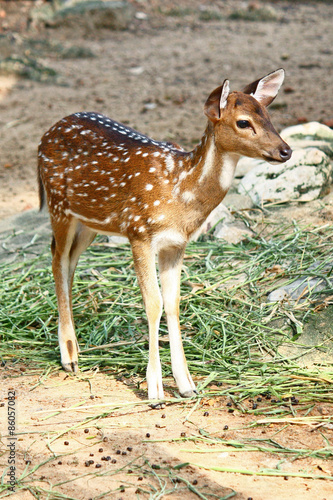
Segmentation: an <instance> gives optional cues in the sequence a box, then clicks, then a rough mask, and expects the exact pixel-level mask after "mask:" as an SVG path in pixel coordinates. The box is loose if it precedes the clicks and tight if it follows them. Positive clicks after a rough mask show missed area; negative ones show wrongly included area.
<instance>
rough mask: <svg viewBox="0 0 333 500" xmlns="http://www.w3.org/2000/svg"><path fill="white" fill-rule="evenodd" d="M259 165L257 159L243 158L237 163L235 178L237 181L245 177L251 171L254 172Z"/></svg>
mask: <svg viewBox="0 0 333 500" xmlns="http://www.w3.org/2000/svg"><path fill="white" fill-rule="evenodd" d="M257 164H258V160H256V159H255V158H249V157H247V156H242V157H241V158H240V160H239V162H238V163H237V167H236V171H235V177H236V179H239V178H242V177H244V176H245V175H246V174H247V173H248V172H250V170H252V169H253V168H254V167H255V166H256V165H257Z"/></svg>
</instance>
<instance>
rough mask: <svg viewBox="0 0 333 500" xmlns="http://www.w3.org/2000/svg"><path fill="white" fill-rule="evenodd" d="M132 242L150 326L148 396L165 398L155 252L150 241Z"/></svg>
mask: <svg viewBox="0 0 333 500" xmlns="http://www.w3.org/2000/svg"><path fill="white" fill-rule="evenodd" d="M131 244H132V252H133V257H134V267H135V272H136V275H137V278H138V282H139V286H140V290H141V293H142V297H143V302H144V305H145V309H146V314H147V319H148V327H149V362H148V367H147V384H148V398H149V399H163V398H164V393H163V382H162V369H161V362H160V355H159V349H158V330H159V326H160V319H161V315H162V297H161V293H160V289H159V286H158V281H157V274H156V266H155V253H154V251H153V250H152V248H151V245H150V243H149V242H142V241H131Z"/></svg>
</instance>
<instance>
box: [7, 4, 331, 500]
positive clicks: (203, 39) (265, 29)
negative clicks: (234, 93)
mask: <svg viewBox="0 0 333 500" xmlns="http://www.w3.org/2000/svg"><path fill="white" fill-rule="evenodd" d="M133 4H134V6H135V8H136V9H137V11H139V12H141V13H142V12H143V13H145V14H146V16H142V15H141V16H139V17H140V19H135V20H134V21H133V23H132V25H131V26H130V28H129V29H128V30H126V31H122V32H110V31H107V30H98V31H96V30H89V29H84V28H82V27H79V26H78V28H77V29H76V30H70V29H68V28H67V29H65V28H62V29H50V28H49V29H44V28H38V29H37V28H35V29H32V28H30V29H28V23H27V18H28V13H29V10H30V9H31V8H32V7H33V6H34V2H29V1H25V2H23V1H22V2H20V1H18V2H0V22H1V23H2V24H1V28H0V42H1V44H0V50H1V56H2V57H5V56H7V55H8V52H9V53H10V52H11V53H20V54H22V53H23V54H27V53H28V54H29V51H30V50H31V49H30V48H29V47H30V45H29V44H28V41H29V40H30V39H32V40H43V41H47V42H48V45H47V44H46V47H47V48H46V49H45V48H44V49H43V50H41V52H40V54H39V60H40V61H41V62H43V63H44V64H45V65H47V66H49V67H52V68H54V69H55V70H56V71H57V72H58V74H59V76H60V79H59V81H58V83H40V82H36V81H32V80H27V79H19V78H18V77H16V76H14V75H12V74H10V75H2V76H0V144H1V156H0V219H3V218H5V217H7V216H10V215H13V214H16V213H18V212H21V211H24V210H28V209H31V208H34V207H37V206H38V196H37V189H36V181H35V177H36V176H35V169H36V148H37V144H38V142H39V140H40V138H41V136H42V135H43V133H44V132H46V130H48V128H50V127H51V126H52V125H53V124H54V123H55V122H56V121H57V120H59V119H61V118H62V117H64V116H66V115H68V114H71V113H73V112H76V111H83V110H87V111H96V112H101V113H104V114H106V115H108V116H110V117H112V118H114V119H116V120H118V121H120V122H123V123H126V124H129V125H130V126H132V127H134V128H136V129H138V130H139V131H141V132H143V133H145V134H147V135H149V136H152V137H154V138H155V139H159V140H160V139H165V140H171V141H176V142H177V143H179V144H181V145H183V146H184V147H185V148H192V147H193V146H194V145H195V144H196V142H197V141H198V140H199V138H200V136H201V133H202V132H203V130H204V127H205V118H204V116H203V112H202V109H203V103H204V101H205V99H206V97H207V96H208V95H209V93H210V92H211V91H212V90H213V89H214V88H215V87H217V86H218V85H220V84H221V82H222V81H223V80H224V79H225V78H229V79H230V81H231V86H232V88H233V89H241V88H242V86H244V85H245V84H247V83H249V82H251V81H253V80H255V79H257V78H258V77H260V76H263V75H265V74H267V73H269V72H270V71H273V70H274V69H276V68H279V67H284V68H285V70H286V82H285V85H284V90H282V91H281V93H280V95H279V97H278V98H277V100H276V105H275V106H274V107H273V109H272V110H271V111H270V114H271V117H272V121H273V123H274V124H275V126H276V128H277V129H279V130H280V129H282V128H284V127H286V126H289V125H292V124H296V123H300V122H304V121H313V120H315V121H324V122H325V121H326V122H328V121H329V120H332V119H333V99H332V75H333V65H332V61H333V59H332V55H333V48H332V47H333V32H332V15H333V4H329V3H325V2H294V1H289V2H288V1H286V2H272V5H273V6H274V8H275V9H276V10H277V12H278V14H279V16H280V18H281V19H280V21H273V22H249V21H240V20H238V21H231V20H227V19H224V18H222V19H210V20H208V21H207V20H204V19H203V18H202V16H200V12H202V10H203V9H205V8H206V9H211V8H212V6H213V10H214V9H215V10H216V11H218V12H221V13H222V14H223V15H227V14H228V13H230V12H231V10H232V9H233V8H236V7H238V6H242V5H244V2H241V1H237V0H236V1H231V0H230V1H222V0H218V1H216V2H209V1H204V0H201V1H198V0H192V1H190V0H186V1H183V2H178V3H177V2H173V1H171V0H170V1H169V0H167V1H166V2H160V1H157V0H154V1H150V2H148V1H145V0H141V1H137V2H133ZM180 4H181V9H180V7H179V5H180ZM177 9H178V10H177ZM200 9H201V10H200ZM176 14H177V15H176ZM212 17H213V16H212ZM142 18H143V19H142ZM8 40H9V41H10V43H9V42H8ZM53 43H59V44H62V45H63V46H65V47H70V46H80V47H84V48H87V49H90V50H91V51H92V52H93V54H94V56H95V57H93V58H80V59H64V58H62V57H60V56H59V55H58V54H57V53H56V52H55V51H54V50H51V49H50V47H51V46H52V44H53ZM331 200H332V196H331V195H330V194H328V196H327V198H326V199H325V200H324V201H323V202H319V201H317V202H314V203H313V204H307V205H306V206H304V205H303V206H298V207H296V208H295V207H293V208H290V207H287V208H285V209H283V210H282V211H280V212H279V216H280V215H281V214H282V215H284V216H288V215H289V214H290V212H291V211H292V212H293V216H294V217H297V218H298V219H300V220H304V219H306V220H309V222H313V223H316V219H314V217H313V214H314V207H316V208H318V207H319V206H320V204H322V203H324V204H325V203H327V205H329V204H331ZM316 213H318V212H317V211H316ZM1 378H2V388H1V393H2V394H1V401H2V403H1V402H0V405H1V406H0V411H1V412H5V410H6V409H7V404H8V400H7V399H6V398H7V394H8V390H9V389H11V388H12V389H14V390H15V391H16V396H17V407H16V416H17V429H16V431H17V433H18V434H17V436H18V440H17V443H16V451H17V467H18V472H19V473H20V474H21V473H22V472H23V470H24V468H25V467H27V470H29V471H32V472H31V474H30V475H29V476H27V478H26V484H27V488H26V489H25V490H20V491H17V492H16V493H14V494H13V497H14V498H17V499H31V498H43V499H44V498H45V499H46V498H49V499H52V498H74V499H82V500H86V499H87V500H88V499H89V498H94V499H95V498H96V499H97V498H115V499H120V498H122V499H124V500H125V499H132V498H173V499H180V498H186V499H187V498H188V499H192V498H231V497H232V498H237V499H250V498H253V499H255V500H271V499H274V500H287V499H291V498H292V499H293V500H298V499H302V500H307V499H309V500H310V499H311V500H313V499H314V498H316V499H318V500H325V499H326V500H328V499H329V498H332V491H333V486H332V482H330V481H325V480H319V479H316V480H314V479H304V478H297V477H290V476H288V473H289V474H292V473H299V472H302V473H303V475H306V474H308V475H321V476H325V475H326V476H333V467H332V463H328V462H325V461H323V460H321V459H316V458H312V457H311V456H309V457H307V458H302V459H301V460H296V461H292V460H291V459H289V458H288V456H282V457H281V456H280V455H276V454H273V453H268V452H257V451H249V452H243V451H237V449H236V448H230V449H229V448H226V447H225V446H221V447H219V446H216V444H209V443H207V442H204V441H202V443H201V444H199V443H200V436H202V435H204V434H205V432H207V433H208V434H209V435H212V436H215V437H222V438H223V439H226V438H227V439H230V440H243V441H244V440H245V441H246V440H247V439H263V437H264V438H265V439H272V440H276V441H278V442H280V443H281V444H282V445H284V446H288V447H290V448H297V447H298V448H309V449H313V450H317V449H320V448H324V447H325V440H324V437H323V436H325V437H326V438H327V439H328V440H330V441H331V442H332V429H330V428H326V429H325V428H323V429H321V428H318V429H314V428H313V427H311V426H305V425H304V426H297V425H285V424H270V425H269V426H265V425H263V426H261V427H254V428H251V424H252V423H254V422H255V421H256V420H258V417H255V416H254V415H244V414H243V413H241V412H240V411H238V410H236V411H234V412H233V413H230V412H229V411H228V409H230V408H228V407H227V406H226V405H227V403H228V401H229V400H228V399H227V398H224V397H220V398H215V399H214V398H213V399H211V400H210V399H206V400H203V401H201V403H200V405H198V406H197V407H195V406H194V403H188V404H186V403H185V404H169V405H167V406H166V408H164V409H160V410H152V409H150V408H149V407H148V406H147V405H146V404H144V403H143V402H142V401H143V399H144V398H145V386H144V384H141V385H140V387H139V388H138V387H137V385H136V384H134V382H133V384H132V385H131V384H129V385H126V384H125V383H124V382H122V381H117V380H114V379H113V378H112V377H109V376H108V375H107V374H103V373H94V372H91V373H90V372H89V373H87V372H86V373H83V374H80V375H79V376H77V377H68V376H67V375H66V374H65V373H64V372H62V371H53V372H51V373H49V374H47V375H46V374H41V373H38V372H36V371H34V370H30V369H27V368H26V367H22V371H20V370H19V369H18V368H17V367H15V369H14V368H10V367H9V368H8V367H7V368H6V369H4V370H3V373H2V376H1ZM168 384H169V385H168ZM167 389H169V395H170V396H172V395H173V391H172V389H174V383H173V381H172V380H169V381H167ZM77 404H80V405H81V407H80V409H78V408H75V405H77ZM82 405H83V406H82ZM103 405H105V406H104V407H103ZM110 408H111V409H110ZM104 409H105V413H104V414H102V412H104ZM205 412H208V413H209V415H207V416H204V413H205ZM331 413H332V408H331V407H329V406H328V405H315V407H314V408H313V410H312V412H311V413H310V415H314V416H315V415H325V414H326V415H327V414H331ZM3 414H4V415H5V413H3ZM300 414H302V412H300ZM96 415H98V416H99V418H97V419H96V420H94V419H93V418H94V417H96ZM164 415H165V417H164ZM89 419H92V420H91V422H90V420H89ZM5 421H6V420H5V418H3V417H1V426H2V428H1V433H2V445H3V446H6V442H7V441H6V440H7V437H4V436H5V435H6V429H5V428H3V424H4V422H5ZM225 426H228V428H226V427H225ZM85 429H88V431H87V432H85ZM184 432H185V433H186V434H185V435H181V433H184ZM147 433H149V434H150V437H147ZM192 438H193V439H192ZM194 438H195V439H194ZM66 443H68V444H66ZM100 449H103V451H99V450H100ZM215 449H216V451H215ZM117 450H120V453H118V454H117ZM195 451H196V452H198V453H194V452H195ZM199 451H200V453H199ZM91 454H93V455H91ZM102 457H111V459H110V460H102ZM49 459H50V460H49ZM48 460H49V461H48ZM88 460H93V461H94V463H93V464H90V465H89V467H87V466H86V464H85V463H86V462H87V461H88ZM112 460H116V462H112ZM6 462H7V458H6V455H3V456H2V457H0V464H1V468H2V466H3V470H4V469H5V467H6ZM187 462H188V463H189V465H187V466H184V467H181V468H179V469H177V468H176V469H175V468H174V467H175V466H177V465H179V464H184V463H187ZM41 464H42V465H41ZM96 464H100V465H101V467H97V468H96ZM38 465H40V467H37V466H38ZM216 466H221V467H229V468H230V469H233V468H234V469H238V470H239V469H248V470H252V471H254V472H258V471H259V470H261V469H262V468H265V469H276V468H278V469H279V468H280V469H281V471H283V474H284V475H283V476H281V477H267V476H263V477H261V476H260V475H251V476H248V475H245V474H240V473H232V472H228V473H227V472H224V473H222V472H217V471H212V470H209V471H208V470H205V469H204V467H207V468H211V467H216ZM34 467H36V469H35V470H34ZM37 487H38V488H39V493H38V495H39V496H38V495H37V493H36V491H37V490H36V488H37ZM29 488H30V490H29ZM34 488H35V489H34ZM50 491H52V492H51V493H50ZM106 491H109V492H108V493H107V494H106V495H105V496H103V493H104V492H106ZM233 491H234V492H236V493H235V495H234V496H232V492H233ZM46 492H48V493H46ZM229 494H230V495H231V496H230V497H229V496H228V495H229ZM61 495H64V496H61ZM214 495H215V496H214ZM0 496H1V495H0Z"/></svg>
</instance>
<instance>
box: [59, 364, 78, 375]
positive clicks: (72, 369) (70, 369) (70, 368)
mask: <svg viewBox="0 0 333 500" xmlns="http://www.w3.org/2000/svg"><path fill="white" fill-rule="evenodd" d="M62 367H63V369H64V370H65V372H73V373H77V372H78V371H79V365H78V362H77V361H72V362H71V363H62Z"/></svg>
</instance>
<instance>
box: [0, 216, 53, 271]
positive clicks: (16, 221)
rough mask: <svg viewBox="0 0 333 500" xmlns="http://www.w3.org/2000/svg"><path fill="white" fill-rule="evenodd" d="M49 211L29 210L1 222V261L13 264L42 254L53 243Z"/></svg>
mask: <svg viewBox="0 0 333 500" xmlns="http://www.w3.org/2000/svg"><path fill="white" fill-rule="evenodd" d="M51 234H52V232H51V227H50V221H49V215H48V213H47V211H45V212H39V211H37V210H29V211H26V212H22V213H20V214H18V215H13V216H12V217H8V218H7V219H5V220H3V221H1V222H0V260H5V261H8V262H12V261H14V260H16V259H18V258H19V259H20V258H23V257H27V256H29V257H34V256H37V255H39V254H40V253H42V252H43V251H44V250H45V248H46V247H47V246H49V245H50V243H51Z"/></svg>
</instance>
